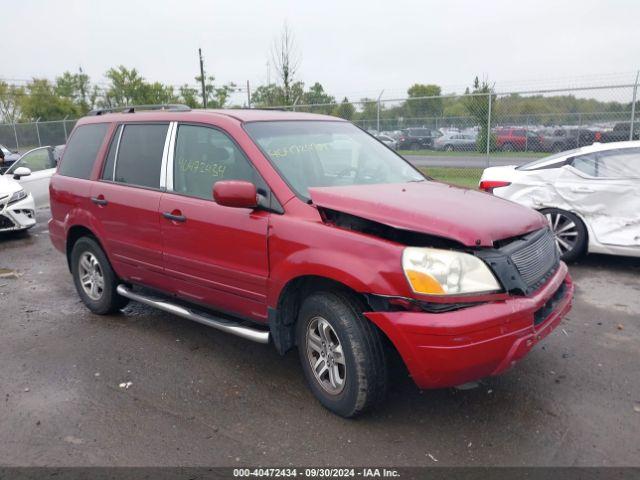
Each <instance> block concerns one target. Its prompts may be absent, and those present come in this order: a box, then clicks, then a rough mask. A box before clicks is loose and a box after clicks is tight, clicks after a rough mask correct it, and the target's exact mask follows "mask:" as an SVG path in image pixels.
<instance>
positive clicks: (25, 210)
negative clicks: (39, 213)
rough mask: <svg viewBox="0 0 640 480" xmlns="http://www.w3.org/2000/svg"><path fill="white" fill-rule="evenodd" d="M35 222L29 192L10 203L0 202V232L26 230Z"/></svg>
mask: <svg viewBox="0 0 640 480" xmlns="http://www.w3.org/2000/svg"><path fill="white" fill-rule="evenodd" d="M35 224H36V208H35V204H34V201H33V197H32V196H31V194H29V195H27V196H26V197H25V198H23V199H22V200H19V201H17V202H14V203H10V204H0V232H12V231H18V230H26V229H28V228H31V227H33V226H34V225H35Z"/></svg>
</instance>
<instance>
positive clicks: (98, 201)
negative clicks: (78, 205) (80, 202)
mask: <svg viewBox="0 0 640 480" xmlns="http://www.w3.org/2000/svg"><path fill="white" fill-rule="evenodd" d="M91 201H92V202H93V203H95V204H96V205H99V206H101V207H104V206H106V205H107V204H108V203H109V202H107V200H106V199H105V198H104V196H103V195H98V196H97V197H91Z"/></svg>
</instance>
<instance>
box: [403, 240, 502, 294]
mask: <svg viewBox="0 0 640 480" xmlns="http://www.w3.org/2000/svg"><path fill="white" fill-rule="evenodd" d="M402 269H403V270H404V274H405V276H406V277H407V281H408V282H409V285H411V289H412V290H413V291H414V292H415V293H419V294H421V295H465V294H470V293H491V292H498V291H500V290H501V288H500V284H499V283H498V281H497V280H496V277H495V276H494V275H493V273H492V272H491V270H490V269H489V267H488V266H487V265H486V264H485V263H484V262H483V261H482V260H480V259H479V258H478V257H475V256H473V255H470V254H468V253H462V252H456V251H453V250H441V249H437V248H421V247H407V248H405V249H404V251H403V253H402Z"/></svg>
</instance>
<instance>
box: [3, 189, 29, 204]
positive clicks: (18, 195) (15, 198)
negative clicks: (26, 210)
mask: <svg viewBox="0 0 640 480" xmlns="http://www.w3.org/2000/svg"><path fill="white" fill-rule="evenodd" d="M27 195H29V194H28V193H27V192H26V191H25V190H24V188H23V189H20V190H18V191H17V192H13V195H11V198H9V202H8V203H9V204H11V203H15V202H19V201H20V200H24V199H25V198H27Z"/></svg>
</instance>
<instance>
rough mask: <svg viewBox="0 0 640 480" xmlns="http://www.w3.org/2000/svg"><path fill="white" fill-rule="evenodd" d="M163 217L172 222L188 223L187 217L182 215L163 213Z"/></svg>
mask: <svg viewBox="0 0 640 480" xmlns="http://www.w3.org/2000/svg"><path fill="white" fill-rule="evenodd" d="M162 216H163V217H164V218H166V219H167V220H171V221H172V222H186V221H187V217H185V216H184V215H182V214H181V213H170V212H162Z"/></svg>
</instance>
